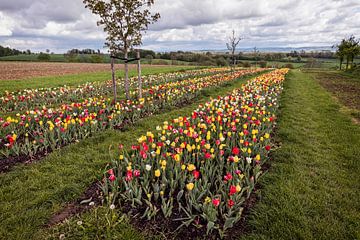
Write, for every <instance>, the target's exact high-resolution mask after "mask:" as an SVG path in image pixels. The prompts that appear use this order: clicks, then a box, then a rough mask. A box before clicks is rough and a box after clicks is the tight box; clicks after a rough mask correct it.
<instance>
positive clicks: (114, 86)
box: [111, 58, 117, 104]
mask: <svg viewBox="0 0 360 240" xmlns="http://www.w3.org/2000/svg"><path fill="white" fill-rule="evenodd" d="M114 61H115V60H114V58H111V78H112V84H113V91H114V104H115V103H116V96H117V90H116V79H115V69H114Z"/></svg>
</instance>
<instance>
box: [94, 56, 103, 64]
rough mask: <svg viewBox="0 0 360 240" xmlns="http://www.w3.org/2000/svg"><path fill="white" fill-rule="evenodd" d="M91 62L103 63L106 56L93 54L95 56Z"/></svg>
mask: <svg viewBox="0 0 360 240" xmlns="http://www.w3.org/2000/svg"><path fill="white" fill-rule="evenodd" d="M91 62H92V63H103V62H104V56H103V55H101V54H93V55H91Z"/></svg>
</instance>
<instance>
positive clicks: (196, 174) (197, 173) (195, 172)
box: [192, 170, 200, 179]
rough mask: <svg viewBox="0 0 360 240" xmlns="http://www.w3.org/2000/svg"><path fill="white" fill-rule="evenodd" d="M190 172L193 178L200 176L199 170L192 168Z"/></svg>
mask: <svg viewBox="0 0 360 240" xmlns="http://www.w3.org/2000/svg"><path fill="white" fill-rule="evenodd" d="M192 174H193V175H194V178H195V179H198V178H199V177H200V172H199V171H197V170H194V171H193V172H192Z"/></svg>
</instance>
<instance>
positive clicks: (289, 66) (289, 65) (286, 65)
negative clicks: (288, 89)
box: [282, 63, 294, 69]
mask: <svg viewBox="0 0 360 240" xmlns="http://www.w3.org/2000/svg"><path fill="white" fill-rule="evenodd" d="M282 67H283V68H290V69H294V65H292V64H291V63H287V64H285V65H283V66H282Z"/></svg>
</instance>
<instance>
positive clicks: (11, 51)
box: [0, 45, 30, 57]
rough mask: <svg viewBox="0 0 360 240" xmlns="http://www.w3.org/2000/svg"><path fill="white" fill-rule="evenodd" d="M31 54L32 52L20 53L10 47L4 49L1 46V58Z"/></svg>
mask: <svg viewBox="0 0 360 240" xmlns="http://www.w3.org/2000/svg"><path fill="white" fill-rule="evenodd" d="M22 53H23V54H25V53H26V54H30V50H28V51H24V52H22V51H19V50H17V49H11V48H9V47H3V46H1V45H0V57H4V56H14V55H19V54H22Z"/></svg>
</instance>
